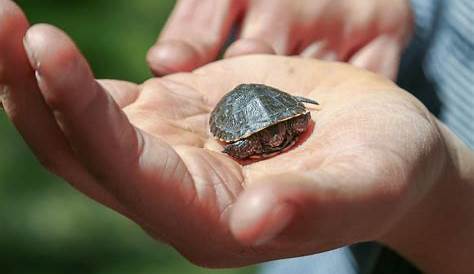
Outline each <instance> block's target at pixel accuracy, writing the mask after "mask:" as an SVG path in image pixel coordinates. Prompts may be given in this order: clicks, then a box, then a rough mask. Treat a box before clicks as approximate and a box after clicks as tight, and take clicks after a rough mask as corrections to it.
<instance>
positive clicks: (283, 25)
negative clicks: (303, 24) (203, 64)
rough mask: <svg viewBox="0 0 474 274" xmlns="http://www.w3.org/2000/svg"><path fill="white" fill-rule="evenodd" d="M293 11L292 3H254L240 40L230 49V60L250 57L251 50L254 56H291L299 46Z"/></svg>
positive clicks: (244, 23)
mask: <svg viewBox="0 0 474 274" xmlns="http://www.w3.org/2000/svg"><path fill="white" fill-rule="evenodd" d="M292 7H293V5H292V3H291V1H272V0H263V1H250V2H249V5H248V8H247V13H246V15H245V18H244V21H243V23H242V29H241V33H240V37H239V40H237V41H236V42H234V44H233V45H231V46H230V47H229V49H228V51H227V52H226V56H236V55H242V54H248V53H250V52H249V48H253V50H254V52H251V53H272V52H275V53H276V54H282V55H287V54H290V53H291V52H292V50H293V49H294V47H295V44H296V42H297V41H296V40H295V39H293V38H294V37H291V36H292V33H293V32H292V27H293V25H294V19H295V18H294V14H295V13H294V12H292V10H291V8H292ZM249 44H250V45H251V44H255V45H254V46H249ZM262 45H263V46H262ZM268 48H271V49H272V50H271V51H270V50H268Z"/></svg>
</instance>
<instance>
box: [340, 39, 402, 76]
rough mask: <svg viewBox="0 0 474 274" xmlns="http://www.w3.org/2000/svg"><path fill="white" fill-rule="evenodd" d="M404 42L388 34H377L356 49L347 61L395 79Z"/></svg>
mask: <svg viewBox="0 0 474 274" xmlns="http://www.w3.org/2000/svg"><path fill="white" fill-rule="evenodd" d="M403 48H404V43H403V42H402V41H400V39H396V38H393V37H390V36H379V37H377V38H375V39H374V40H372V41H371V42H369V43H368V44H367V45H365V46H364V47H363V48H361V49H360V50H358V51H357V52H356V53H355V54H354V55H352V57H350V59H349V63H351V64H353V65H355V66H357V67H360V68H364V69H368V70H370V71H373V72H375V73H380V74H382V75H384V76H385V77H387V78H389V79H391V80H395V79H396V77H397V73H398V66H399V64H400V56H401V53H402V50H403Z"/></svg>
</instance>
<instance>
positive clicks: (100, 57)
mask: <svg viewBox="0 0 474 274" xmlns="http://www.w3.org/2000/svg"><path fill="white" fill-rule="evenodd" d="M16 2H17V3H18V4H19V5H20V6H21V7H22V8H23V9H24V11H25V13H26V14H27V16H28V18H29V19H30V21H31V22H32V23H39V22H44V23H50V24H54V25H56V26H58V27H60V28H61V29H63V30H65V31H66V32H67V33H68V34H69V35H70V36H71V37H72V38H73V39H74V40H75V41H76V43H77V45H78V46H79V48H80V49H81V51H82V52H83V53H84V54H85V56H86V57H87V58H88V60H89V62H90V63H91V66H92V68H93V70H94V73H95V74H96V76H97V77H98V78H117V79H124V80H129V81H134V82H141V81H143V80H145V79H147V78H149V77H150V73H149V71H148V68H147V65H146V62H145V55H146V52H147V50H148V48H149V46H150V45H152V44H153V42H154V41H155V39H156V36H157V35H158V33H159V30H160V29H161V27H162V25H163V24H164V22H165V20H166V17H167V16H168V14H169V12H170V11H171V9H172V6H173V4H174V1H169V0H165V1H163V0H161V1H151V0H134V1H129V0H100V1H98V0H94V1H92V0H83V1H64V0H41V1H32V0H22V1H16ZM31 119H34V117H31ZM0 247H1V248H0V272H1V273H6V274H20V273H21V274H23V273H25V274H40V273H41V274H42V273H48V274H55V273H69V274H75V273H81V274H82V273H94V274H109V273H110V274H112V273H113V274H121V273H124V274H125V273H127V274H128V273H134V274H145V273H160V274H168V273H169V274H172V273H190V274H193V273H195V274H198V273H199V274H200V273H215V274H217V273H221V274H249V273H254V268H241V269H228V270H208V269H203V268H199V267H196V266H194V265H192V264H190V263H189V262H187V261H186V260H185V259H184V258H182V257H181V256H180V255H179V254H177V253H176V252H175V251H174V250H173V249H172V248H170V247H167V246H164V245H162V244H160V243H157V242H154V241H153V240H151V239H150V238H149V237H148V236H147V235H146V234H145V233H144V232H143V231H142V230H141V229H140V228H139V227H138V226H137V225H135V224H133V223H132V222H130V221H128V220H127V219H125V218H123V217H121V216H119V215H118V214H116V213H115V212H113V211H111V210H109V209H106V208H104V207H102V206H100V205H98V204H97V203H95V202H93V201H91V200H90V199H88V198H86V197H85V196H84V195H82V194H80V193H78V192H77V191H75V190H73V189H72V188H71V187H70V186H68V185H67V183H65V182H63V181H62V180H60V179H58V178H56V177H54V176H52V175H50V174H49V173H48V172H46V171H45V170H43V169H42V168H41V167H40V165H39V164H38V162H37V161H36V160H35V158H34V157H33V156H32V154H31V153H30V152H29V150H28V148H27V146H26V145H25V144H24V142H23V141H22V139H21V136H19V135H18V134H17V132H16V131H15V130H14V128H13V127H12V125H11V124H10V123H9V121H8V120H7V119H6V117H5V115H4V114H3V113H1V112H0Z"/></svg>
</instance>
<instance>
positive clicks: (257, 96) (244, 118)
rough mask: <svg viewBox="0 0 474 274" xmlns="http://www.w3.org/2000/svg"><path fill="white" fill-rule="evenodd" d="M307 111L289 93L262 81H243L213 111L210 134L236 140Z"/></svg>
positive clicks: (222, 139) (225, 139)
mask: <svg viewBox="0 0 474 274" xmlns="http://www.w3.org/2000/svg"><path fill="white" fill-rule="evenodd" d="M307 112H308V110H307V109H306V107H305V106H304V105H303V103H301V102H299V101H298V100H297V99H296V98H295V97H293V96H291V95H290V94H288V93H286V92H283V91H280V90H278V89H276V88H272V87H269V86H266V85H261V84H241V85H239V86H237V87H236V88H234V89H233V90H231V91H230V92H229V93H227V94H226V95H225V96H224V97H223V98H222V99H221V100H220V101H219V103H217V105H216V108H215V109H214V110H213V111H212V113H211V118H210V120H209V125H210V128H211V133H212V134H213V135H214V136H215V137H216V138H219V140H221V141H225V142H234V141H237V140H240V139H243V138H246V137H248V136H250V135H252V134H254V133H256V132H258V131H260V130H262V129H265V128H267V127H269V126H272V125H274V124H277V123H279V122H282V121H285V120H288V119H291V118H294V117H296V116H299V115H302V114H306V113H307Z"/></svg>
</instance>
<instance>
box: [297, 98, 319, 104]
mask: <svg viewBox="0 0 474 274" xmlns="http://www.w3.org/2000/svg"><path fill="white" fill-rule="evenodd" d="M295 98H296V100H297V101H298V102H301V103H308V104H314V105H319V103H318V102H316V101H314V100H311V99H308V98H305V97H301V96H295Z"/></svg>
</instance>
